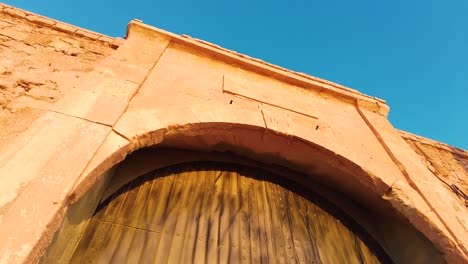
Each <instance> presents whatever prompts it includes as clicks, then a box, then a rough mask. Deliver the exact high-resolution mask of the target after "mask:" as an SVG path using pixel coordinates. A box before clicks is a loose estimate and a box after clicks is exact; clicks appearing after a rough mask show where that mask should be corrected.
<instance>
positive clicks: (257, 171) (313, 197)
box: [96, 161, 393, 263]
mask: <svg viewBox="0 0 468 264" xmlns="http://www.w3.org/2000/svg"><path fill="white" fill-rule="evenodd" d="M202 170H205V171H206V170H219V171H225V172H238V173H239V174H241V175H242V176H245V177H249V178H251V179H254V180H259V181H268V182H271V183H273V184H276V185H279V186H281V187H283V188H285V189H287V190H289V191H291V192H293V193H295V194H297V195H299V196H302V197H303V198H305V199H307V200H308V201H310V202H311V203H313V204H314V205H316V206H318V207H319V208H321V209H322V210H324V211H325V212H327V213H328V214H330V215H331V216H333V218H335V219H338V220H339V221H340V222H341V223H342V224H343V225H344V226H345V227H346V228H347V229H349V230H350V231H351V232H352V233H354V234H355V235H356V236H357V237H358V238H359V239H360V240H361V241H362V242H363V243H364V244H366V246H367V247H368V248H369V249H370V250H371V251H372V253H373V254H374V255H375V256H376V257H377V258H378V259H379V261H380V262H381V263H393V262H392V261H391V259H390V257H389V256H388V255H387V253H386V252H385V251H384V250H383V249H382V247H381V246H380V245H379V244H378V243H377V242H376V241H375V240H374V239H373V238H372V237H371V236H370V235H369V234H368V233H367V232H366V230H365V229H364V228H363V227H361V226H360V225H359V224H358V223H357V222H355V221H354V220H353V219H352V218H351V217H350V216H348V215H347V214H346V213H345V212H344V211H343V210H341V209H340V208H339V207H338V206H337V205H335V204H333V203H332V202H330V201H329V200H327V199H326V198H324V197H322V196H320V195H318V194H315V193H313V192H311V191H310V190H307V189H306V188H304V187H303V186H301V185H300V184H298V183H296V182H294V181H292V180H290V179H288V178H287V177H284V176H279V175H278V174H275V173H272V172H271V171H266V170H264V169H261V168H258V167H253V166H248V165H241V164H237V163H229V162H219V161H218V162H212V161H197V162H184V163H179V164H176V165H171V166H167V167H162V168H159V169H156V170H153V171H151V172H149V173H146V174H144V175H142V176H139V177H137V178H135V179H133V180H131V181H129V182H128V183H126V184H125V185H124V186H123V187H121V188H120V189H119V190H117V191H116V192H115V193H114V194H113V195H111V196H110V197H108V198H107V199H106V200H104V201H103V202H101V203H100V204H99V206H98V208H97V209H96V213H97V212H99V211H101V210H104V209H105V208H106V207H107V206H108V205H109V203H110V202H111V201H112V200H113V199H114V198H115V197H117V196H118V195H119V194H122V193H124V192H126V191H129V188H131V189H133V188H137V187H139V186H140V185H142V184H144V183H145V182H146V181H150V180H154V179H155V178H162V177H166V176H170V175H171V174H174V172H182V171H183V172H189V171H202ZM156 172H157V173H156Z"/></svg>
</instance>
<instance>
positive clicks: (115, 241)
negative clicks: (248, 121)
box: [70, 162, 390, 263]
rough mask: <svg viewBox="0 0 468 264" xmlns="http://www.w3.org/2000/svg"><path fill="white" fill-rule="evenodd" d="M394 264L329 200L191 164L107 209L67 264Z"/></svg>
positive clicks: (134, 185)
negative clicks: (88, 263)
mask: <svg viewBox="0 0 468 264" xmlns="http://www.w3.org/2000/svg"><path fill="white" fill-rule="evenodd" d="M88 261H90V262H92V263H275V262H277V263H389V262H390V261H389V258H388V257H387V256H386V255H385V253H383V250H381V248H380V247H379V246H378V245H377V243H375V242H374V241H373V240H372V239H371V238H370V237H369V236H367V235H366V233H365V232H364V231H363V230H362V229H361V228H359V227H358V226H357V225H356V224H355V223H353V222H352V221H351V220H350V219H349V218H348V217H347V216H346V215H344V214H343V213H342V212H341V211H340V210H339V209H338V208H337V207H335V206H333V205H332V204H330V203H329V202H327V201H326V200H324V199H323V198H321V197H319V196H316V195H314V194H310V192H307V194H306V192H304V191H303V190H302V189H301V187H300V186H298V185H297V184H293V183H292V182H289V181H288V180H287V179H286V177H280V176H276V175H275V174H274V173H271V172H267V171H265V170H262V169H259V168H253V167H247V166H243V165H237V164H227V163H220V162H217V163H215V162H191V163H184V164H178V165H174V166H169V167H165V168H162V169H157V170H155V171H153V172H150V173H147V174H145V175H143V176H141V177H138V178H136V179H134V180H132V181H131V182H129V183H128V184H126V185H125V186H123V187H122V188H120V189H119V190H118V191H117V192H115V193H114V194H113V195H112V196H111V197H109V198H108V199H106V200H105V201H103V202H102V203H101V204H100V205H99V207H98V209H97V210H96V212H95V213H94V215H93V216H92V218H91V220H90V221H89V223H88V226H87V227H86V230H85V232H84V233H83V236H82V237H81V240H80V242H79V243H78V245H77V247H76V249H75V251H74V253H73V255H72V257H71V259H70V263H83V262H86V263H87V262H88Z"/></svg>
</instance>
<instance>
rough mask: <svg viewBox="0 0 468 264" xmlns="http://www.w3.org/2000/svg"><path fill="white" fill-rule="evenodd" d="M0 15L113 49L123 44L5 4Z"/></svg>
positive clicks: (1, 4)
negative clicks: (96, 42) (102, 44)
mask: <svg viewBox="0 0 468 264" xmlns="http://www.w3.org/2000/svg"><path fill="white" fill-rule="evenodd" d="M0 13H4V14H7V15H10V16H13V17H16V18H20V19H25V20H28V21H29V22H31V23H33V24H36V25H38V26H42V27H48V28H52V29H54V30H57V31H60V32H63V33H66V34H70V35H73V36H77V37H83V38H88V39H91V40H95V41H99V42H102V43H105V44H107V45H109V46H110V47H111V48H113V49H117V48H118V47H119V46H120V45H121V44H122V43H123V40H122V39H121V38H113V37H109V36H106V35H104V34H101V33H97V32H94V31H91V30H87V29H84V28H80V27H77V26H74V25H71V24H68V23H64V22H61V21H58V20H55V19H52V18H48V17H45V16H41V15H37V14H34V13H31V12H28V11H25V10H22V9H19V8H16V7H13V6H9V5H6V4H3V3H0Z"/></svg>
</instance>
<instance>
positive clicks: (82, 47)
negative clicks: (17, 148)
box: [0, 5, 117, 150]
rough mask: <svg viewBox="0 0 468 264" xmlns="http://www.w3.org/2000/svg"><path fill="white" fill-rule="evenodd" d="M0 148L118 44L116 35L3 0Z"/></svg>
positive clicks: (0, 48)
mask: <svg viewBox="0 0 468 264" xmlns="http://www.w3.org/2000/svg"><path fill="white" fill-rule="evenodd" d="M0 8H1V9H2V12H0V54H1V60H0V127H1V129H0V150H2V149H3V148H5V147H6V145H7V144H8V143H9V142H12V141H13V140H15V138H16V136H18V134H20V133H21V132H23V131H24V130H26V129H27V128H28V127H29V125H30V124H31V123H32V122H33V121H34V120H36V119H37V118H38V117H39V116H40V115H42V114H44V113H45V111H46V110H47V109H50V108H51V106H52V105H53V104H54V103H55V102H57V101H58V100H60V98H62V97H63V95H64V94H66V93H68V92H69V91H70V90H72V89H74V88H76V86H77V84H79V83H80V82H81V81H82V80H83V78H84V77H85V75H86V74H87V73H89V72H91V71H92V70H93V68H94V67H95V66H96V64H97V63H99V62H100V61H101V60H102V59H103V58H105V57H108V56H109V55H110V54H111V53H112V52H113V51H114V49H115V48H116V47H117V43H115V41H114V40H113V39H112V38H109V37H106V36H102V35H99V34H96V33H92V32H89V31H87V30H83V29H79V28H77V27H74V26H71V25H68V24H65V23H62V22H58V21H53V20H51V19H48V18H44V17H41V16H38V15H35V14H31V13H26V12H23V11H21V10H18V9H13V8H10V7H6V6H4V5H0Z"/></svg>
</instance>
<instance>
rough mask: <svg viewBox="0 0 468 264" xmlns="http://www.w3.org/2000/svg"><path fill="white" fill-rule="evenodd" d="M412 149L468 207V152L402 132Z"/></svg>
mask: <svg viewBox="0 0 468 264" xmlns="http://www.w3.org/2000/svg"><path fill="white" fill-rule="evenodd" d="M400 134H401V136H402V137H403V138H404V139H405V141H406V142H407V143H408V145H409V146H411V148H412V149H413V150H414V151H415V152H416V153H418V154H419V155H420V156H421V158H422V159H423V161H424V163H425V164H426V166H427V167H428V168H429V169H430V170H431V172H432V173H434V177H437V178H438V179H439V180H440V181H441V182H442V183H444V187H445V188H447V189H448V190H450V191H451V192H453V193H454V195H455V196H457V197H458V198H459V201H460V205H461V206H466V207H468V151H466V150H463V149H459V148H455V147H452V146H449V145H446V144H443V143H440V142H436V141H433V140H430V139H427V138H423V137H420V136H416V135H413V134H410V133H408V132H404V131H400Z"/></svg>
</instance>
